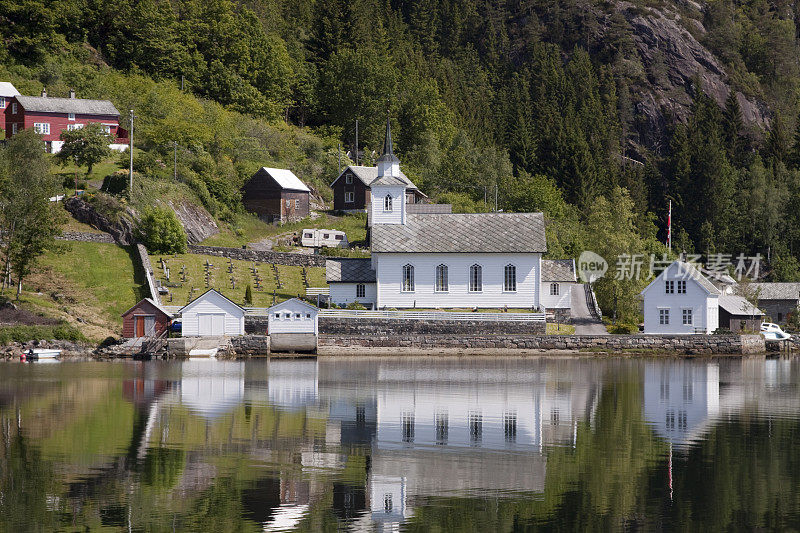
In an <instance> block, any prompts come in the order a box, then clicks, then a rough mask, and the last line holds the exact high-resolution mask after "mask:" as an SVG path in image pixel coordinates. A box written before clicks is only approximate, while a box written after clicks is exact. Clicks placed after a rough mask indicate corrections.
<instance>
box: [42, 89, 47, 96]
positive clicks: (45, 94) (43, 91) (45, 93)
mask: <svg viewBox="0 0 800 533" xmlns="http://www.w3.org/2000/svg"><path fill="white" fill-rule="evenodd" d="M42 98H47V87H45V88H44V89H42Z"/></svg>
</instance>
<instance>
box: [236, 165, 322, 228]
mask: <svg viewBox="0 0 800 533" xmlns="http://www.w3.org/2000/svg"><path fill="white" fill-rule="evenodd" d="M310 202H311V191H310V190H309V188H308V187H307V186H306V185H305V184H304V183H303V182H302V181H300V179H299V178H298V177H297V176H295V175H294V173H293V172H292V171H291V170H286V169H282V168H268V167H261V168H260V169H258V171H257V172H256V173H255V174H253V177H251V178H250V179H249V180H248V181H247V183H245V184H244V186H243V187H242V203H243V204H244V207H245V209H247V210H248V211H250V212H251V213H255V214H256V215H257V216H258V218H260V219H261V220H263V221H265V222H267V223H270V224H272V223H283V222H294V221H296V220H300V219H302V218H305V217H307V216H308V215H309V213H310Z"/></svg>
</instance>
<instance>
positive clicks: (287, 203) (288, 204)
mask: <svg viewBox="0 0 800 533" xmlns="http://www.w3.org/2000/svg"><path fill="white" fill-rule="evenodd" d="M291 206H292V201H291V200H289V199H287V200H286V209H289V208H290V207H291Z"/></svg>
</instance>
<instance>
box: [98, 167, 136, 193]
mask: <svg viewBox="0 0 800 533" xmlns="http://www.w3.org/2000/svg"><path fill="white" fill-rule="evenodd" d="M129 184H130V175H129V173H128V172H126V171H124V170H118V171H117V172H114V173H113V174H111V175H109V176H106V177H105V178H103V185H102V186H101V187H100V190H101V191H103V192H107V193H108V194H116V195H120V194H122V193H123V192H125V191H126V190H128V185H129Z"/></svg>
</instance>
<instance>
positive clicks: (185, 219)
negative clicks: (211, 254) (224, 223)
mask: <svg viewBox="0 0 800 533" xmlns="http://www.w3.org/2000/svg"><path fill="white" fill-rule="evenodd" d="M167 204H168V205H169V207H170V209H172V210H173V211H174V212H175V216H177V217H178V220H180V221H181V224H182V225H183V229H184V230H185V231H186V240H187V241H188V242H189V244H198V243H200V242H203V241H204V240H206V239H207V238H209V237H211V236H212V235H216V234H217V233H219V227H218V226H217V223H216V222H215V221H214V218H213V217H212V216H211V215H210V214H209V212H208V211H206V210H205V209H204V208H203V207H201V206H198V205H195V204H192V203H189V202H178V201H172V200H170V201H169V202H167Z"/></svg>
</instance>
